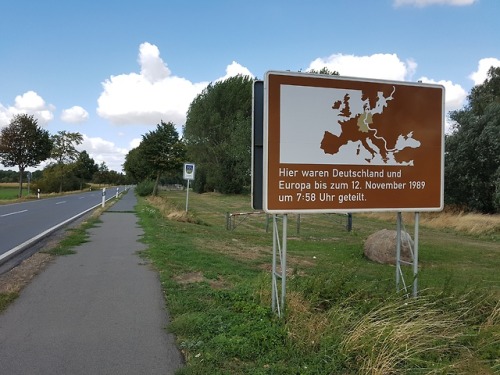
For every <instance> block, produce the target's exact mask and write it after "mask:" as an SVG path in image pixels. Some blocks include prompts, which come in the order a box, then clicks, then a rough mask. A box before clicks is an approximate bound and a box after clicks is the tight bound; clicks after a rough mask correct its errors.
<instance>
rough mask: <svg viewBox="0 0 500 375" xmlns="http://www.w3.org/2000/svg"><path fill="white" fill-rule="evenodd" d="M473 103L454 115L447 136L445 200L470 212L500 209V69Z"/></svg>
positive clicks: (478, 88) (481, 87)
mask: <svg viewBox="0 0 500 375" xmlns="http://www.w3.org/2000/svg"><path fill="white" fill-rule="evenodd" d="M468 99H469V103H468V105H467V106H466V107H464V108H463V109H461V110H458V111H454V112H452V113H451V114H450V118H451V120H453V121H454V128H453V131H452V133H451V134H450V135H447V136H446V148H445V199H446V202H447V203H449V204H454V205H458V206H460V207H463V208H465V209H468V210H474V211H480V212H483V213H494V212H499V210H500V67H499V68H493V67H492V68H491V69H490V70H489V72H488V78H487V79H486V81H485V82H484V83H483V84H481V85H478V86H475V87H474V88H473V89H472V90H471V93H470V95H469V97H468Z"/></svg>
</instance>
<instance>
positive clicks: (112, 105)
mask: <svg viewBox="0 0 500 375" xmlns="http://www.w3.org/2000/svg"><path fill="white" fill-rule="evenodd" d="M138 61H139V63H140V65H141V73H140V74H137V73H129V74H121V75H118V76H111V77H110V78H109V79H107V80H106V81H104V82H103V83H102V86H103V89H104V90H103V92H102V93H101V95H100V97H99V99H98V108H97V113H98V114H99V116H101V117H103V118H105V119H108V120H109V121H111V122H113V123H115V124H146V125H154V124H157V123H159V122H160V120H163V121H165V122H168V121H172V122H173V123H174V124H176V125H179V126H180V125H182V124H184V123H185V120H186V112H187V110H188V108H189V105H190V104H191V102H192V100H193V99H194V98H195V97H196V95H198V94H199V93H200V92H201V91H202V90H203V89H204V88H205V87H206V86H207V84H208V82H200V83H192V82H190V81H189V80H187V79H185V78H181V77H176V76H174V75H172V74H171V72H170V70H169V69H168V68H167V66H166V65H165V63H164V62H163V60H162V59H161V58H160V53H159V50H158V48H157V47H156V46H154V45H152V44H149V43H143V44H141V46H140V47H139V59H138Z"/></svg>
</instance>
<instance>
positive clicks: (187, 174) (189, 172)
mask: <svg viewBox="0 0 500 375" xmlns="http://www.w3.org/2000/svg"><path fill="white" fill-rule="evenodd" d="M195 167H196V166H195V165H194V164H192V163H184V172H183V177H184V179H185V180H186V181H187V189H186V212H188V204H189V181H192V180H194V172H195Z"/></svg>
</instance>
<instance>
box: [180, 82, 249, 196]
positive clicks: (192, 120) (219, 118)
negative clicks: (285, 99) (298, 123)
mask: <svg viewBox="0 0 500 375" xmlns="http://www.w3.org/2000/svg"><path fill="white" fill-rule="evenodd" d="M252 84H253V79H252V78H251V77H248V76H241V75H239V76H235V77H231V78H228V79H226V80H225V81H220V82H216V83H213V84H210V85H208V87H207V88H206V89H205V90H203V92H202V93H201V94H200V95H198V96H197V97H196V98H195V99H194V100H193V102H192V103H191V105H190V107H189V110H188V114H187V119H186V125H185V126H184V139H185V141H186V147H187V151H188V158H189V160H190V161H191V162H193V163H196V166H197V172H196V180H195V183H194V189H195V190H196V191H198V192H205V191H211V190H217V191H220V192H222V193H236V194H238V193H241V192H243V191H244V190H245V189H246V188H248V186H250V169H251V163H250V158H251V118H252Z"/></svg>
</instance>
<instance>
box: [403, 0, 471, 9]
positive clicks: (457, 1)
mask: <svg viewBox="0 0 500 375" xmlns="http://www.w3.org/2000/svg"><path fill="white" fill-rule="evenodd" d="M477 1H478V0H394V5H395V6H404V5H413V6H416V7H419V8H423V7H426V6H429V5H451V6H467V5H472V4H474V3H475V2H477Z"/></svg>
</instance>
